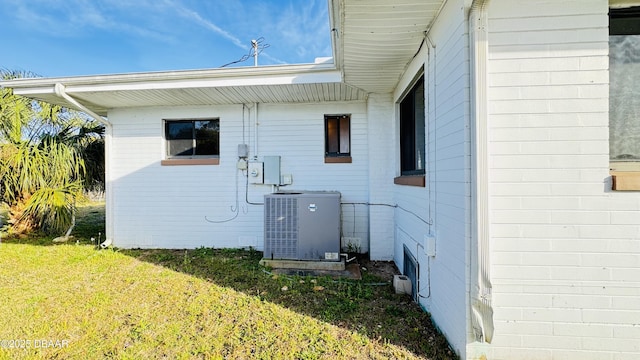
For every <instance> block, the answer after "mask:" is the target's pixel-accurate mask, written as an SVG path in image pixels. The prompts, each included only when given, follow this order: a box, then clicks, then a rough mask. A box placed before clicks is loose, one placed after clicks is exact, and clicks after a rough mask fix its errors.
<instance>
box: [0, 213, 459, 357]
mask: <svg viewBox="0 0 640 360" xmlns="http://www.w3.org/2000/svg"><path fill="white" fill-rule="evenodd" d="M99 232H100V233H101V234H102V235H101V237H102V239H104V205H103V204H91V205H86V206H83V207H82V208H81V209H80V216H79V219H78V225H77V227H76V229H75V230H74V233H73V234H74V236H75V238H74V239H72V240H70V241H69V243H67V244H62V245H53V244H52V243H51V237H45V236H38V235H31V236H28V237H22V238H7V237H6V236H3V237H2V243H1V244H0V309H1V310H2V311H0V324H2V326H0V359H5V358H6V359H21V358H23V359H52V358H55V359H67V358H73V359H75V358H78V359H102V358H115V359H147V358H166V359H194V358H196V359H197V358H206V359H208V358H214V359H216V358H220V359H222V358H224V359H248V358H258V359H260V358H263V359H322V358H324V359H335V358H346V359H353V358H355V359H389V358H407V359H414V358H429V359H454V358H455V355H454V354H453V352H452V351H451V350H450V348H449V346H448V344H447V342H446V339H444V337H443V336H442V335H440V334H438V333H437V331H436V330H435V329H434V328H433V326H432V324H431V321H430V318H429V316H428V314H427V313H425V312H423V311H421V310H420V308H419V307H418V306H417V305H416V304H414V303H412V302H411V301H410V299H409V297H407V296H406V295H396V294H395V293H394V292H393V288H392V286H391V285H390V284H389V283H388V281H387V280H388V279H386V278H380V277H378V276H376V275H375V274H372V271H365V272H364V273H363V280H359V281H354V280H334V279H331V278H329V277H299V276H283V275H273V274H271V273H269V272H268V271H267V270H266V269H264V268H262V267H260V266H259V265H258V261H259V260H260V258H261V256H262V254H261V253H260V252H257V251H244V250H225V249H215V250H214V249H208V248H201V249H195V250H123V249H115V250H113V249H108V250H97V249H96V248H95V246H93V245H92V242H91V240H90V239H91V237H94V238H97V237H98V233H99ZM367 265H369V264H367ZM370 267H371V266H370Z"/></svg>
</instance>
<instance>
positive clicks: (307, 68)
mask: <svg viewBox="0 0 640 360" xmlns="http://www.w3.org/2000/svg"><path fill="white" fill-rule="evenodd" d="M340 81H342V76H341V75H340V73H339V72H338V71H337V70H336V67H335V65H334V64H333V63H326V64H303V65H287V66H282V65H279V66H263V67H254V68H231V69H209V70H181V71H168V72H147V73H130V74H111V75H96V76H74V77H57V78H34V79H15V80H7V81H0V86H2V87H10V88H13V89H14V90H18V89H21V90H22V89H31V90H29V93H33V90H34V89H36V88H41V89H43V88H46V87H52V86H54V85H55V84H56V83H61V84H64V85H65V86H67V87H68V89H69V91H71V89H72V88H74V87H75V88H82V87H84V86H86V87H91V88H92V89H93V90H92V91H95V88H96V87H103V86H104V87H105V88H106V89H115V90H121V89H122V87H121V86H133V88H137V87H138V86H139V88H140V89H148V88H156V87H154V86H163V88H171V86H175V87H176V88H179V87H180V86H185V85H189V84H192V85H191V86H202V84H203V83H205V82H209V83H210V84H211V85H209V86H238V85H240V86H243V85H244V86H250V85H278V84H304V83H312V82H340ZM160 84H163V85H160ZM172 84H173V85H172Z"/></svg>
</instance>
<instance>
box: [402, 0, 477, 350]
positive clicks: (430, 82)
mask: <svg viewBox="0 0 640 360" xmlns="http://www.w3.org/2000/svg"><path fill="white" fill-rule="evenodd" d="M467 44H468V41H467V28H466V17H465V10H464V1H448V2H446V4H445V6H444V7H443V8H442V11H441V13H440V15H439V16H438V18H437V20H436V22H435V23H434V24H433V27H432V28H431V30H430V31H429V34H428V41H426V42H425V44H424V45H423V47H422V50H421V51H420V53H418V55H417V56H416V57H415V58H414V60H413V61H412V63H411V64H410V65H409V66H408V67H407V71H406V73H405V74H404V76H403V78H402V79H401V80H400V82H399V85H398V87H397V89H396V93H395V94H394V100H395V101H396V103H399V101H400V100H402V96H403V94H404V93H405V92H406V90H407V89H408V88H409V87H410V85H411V81H412V79H414V78H415V75H416V74H417V73H419V72H420V71H421V70H424V80H425V98H426V99H425V104H426V107H427V115H426V117H427V118H426V121H425V123H426V124H425V126H426V129H425V137H426V138H427V142H426V143H427V144H426V147H427V149H426V154H427V157H426V164H425V167H426V178H425V187H415V186H405V185H394V188H393V195H394V200H395V203H396V204H398V208H396V209H395V232H396V234H395V246H394V260H395V262H396V264H397V265H398V267H399V269H401V270H402V269H403V251H404V247H405V246H406V247H407V249H408V250H409V251H410V252H411V253H412V255H413V256H414V257H415V258H416V260H417V262H418V266H419V273H420V275H419V284H418V290H419V296H418V302H419V303H420V304H421V305H422V306H423V307H424V308H425V309H426V310H427V311H429V312H430V313H431V316H432V318H433V320H434V321H435V323H436V324H437V326H438V327H439V328H440V330H441V331H442V332H443V333H444V334H445V335H446V336H447V338H448V340H449V342H450V343H451V345H452V346H453V348H454V349H455V350H456V351H457V352H458V353H459V354H461V355H462V356H464V354H465V351H466V343H467V338H466V336H467V335H466V334H467V307H468V306H467V297H468V296H467V284H468V279H467V270H468V269H467V265H466V263H467V259H468V257H469V254H468V243H469V236H470V216H469V211H470V210H469V203H470V187H469V172H470V155H469V128H468V126H467V124H468V121H469V113H468V108H469V82H468V79H469V63H468V51H467ZM396 116H397V113H396ZM396 120H397V121H396V126H398V119H396ZM395 146H396V148H397V147H398V146H399V145H398V142H397V141H396V144H395ZM396 151H397V150H396ZM397 156H398V158H397V160H396V164H399V155H397ZM397 166H398V168H397V169H396V174H397V175H399V174H400V169H399V165H397ZM427 235H432V236H434V237H435V239H436V256H435V257H429V256H427V255H426V253H425V246H426V244H425V236H427Z"/></svg>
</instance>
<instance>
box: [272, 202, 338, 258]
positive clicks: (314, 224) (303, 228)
mask: <svg viewBox="0 0 640 360" xmlns="http://www.w3.org/2000/svg"><path fill="white" fill-rule="evenodd" d="M264 257H265V258H266V259H288V260H318V261H340V193H339V192H329V191H304V192H293V191H291V192H284V191H283V192H277V193H273V194H267V195H265V199H264Z"/></svg>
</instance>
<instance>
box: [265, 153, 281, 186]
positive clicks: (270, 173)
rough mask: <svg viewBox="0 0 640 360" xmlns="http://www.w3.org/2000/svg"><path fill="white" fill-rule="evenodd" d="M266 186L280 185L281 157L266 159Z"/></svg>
mask: <svg viewBox="0 0 640 360" xmlns="http://www.w3.org/2000/svg"><path fill="white" fill-rule="evenodd" d="M263 162H264V170H263V172H264V184H267V185H280V156H265V157H264V161H263Z"/></svg>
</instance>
